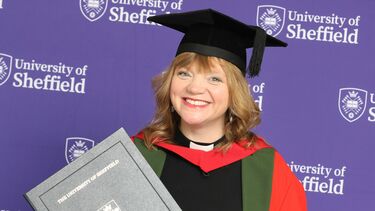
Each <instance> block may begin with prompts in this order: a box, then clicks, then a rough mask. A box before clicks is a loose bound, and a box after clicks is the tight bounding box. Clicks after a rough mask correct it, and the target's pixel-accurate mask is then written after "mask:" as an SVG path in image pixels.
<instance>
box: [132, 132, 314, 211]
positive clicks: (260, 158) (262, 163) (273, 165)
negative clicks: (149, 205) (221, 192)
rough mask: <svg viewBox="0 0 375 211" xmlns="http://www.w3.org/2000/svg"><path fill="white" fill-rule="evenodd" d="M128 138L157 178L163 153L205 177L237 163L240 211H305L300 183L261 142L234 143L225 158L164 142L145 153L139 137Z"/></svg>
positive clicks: (161, 167)
mask: <svg viewBox="0 0 375 211" xmlns="http://www.w3.org/2000/svg"><path fill="white" fill-rule="evenodd" d="M132 138H133V140H134V142H135V144H136V146H137V147H138V149H139V150H140V151H141V153H142V154H143V156H144V157H145V158H146V160H147V161H148V162H149V164H150V165H151V167H152V168H153V169H154V171H155V173H156V174H157V175H158V176H160V174H161V172H162V169H163V162H164V161H165V153H164V152H163V150H168V151H171V152H173V153H176V154H178V155H179V156H181V157H182V158H183V159H186V160H187V161H189V162H190V163H192V164H194V165H196V166H198V167H199V168H200V169H201V170H202V171H203V172H206V173H209V172H211V171H213V170H215V169H218V168H221V167H223V166H226V165H230V164H231V163H234V162H236V161H239V160H241V161H242V188H243V191H242V192H243V194H242V199H243V210H248V211H252V210H256V211H265V210H269V211H306V210H307V205H306V195H305V192H304V190H303V187H302V185H301V183H300V182H299V180H298V179H297V177H296V176H295V175H294V174H293V173H292V172H291V170H290V169H289V167H288V166H287V165H286V162H285V161H284V159H283V158H282V157H281V155H280V154H279V153H278V152H277V151H276V150H275V149H274V148H272V147H271V146H270V145H268V144H267V143H266V142H265V141H264V140H263V139H261V138H258V139H257V141H256V144H255V146H254V147H249V148H245V147H243V146H242V145H241V143H234V144H232V146H231V148H230V149H229V150H228V151H227V152H226V153H225V154H223V153H221V152H219V151H218V150H217V149H213V150H211V151H209V152H205V151H201V150H195V149H190V148H187V147H183V146H178V145H174V144H168V143H164V142H160V143H158V144H156V147H157V148H156V149H155V150H148V149H147V148H146V147H145V146H144V144H143V134H142V133H140V134H138V135H137V136H135V137H132ZM158 149H163V150H158Z"/></svg>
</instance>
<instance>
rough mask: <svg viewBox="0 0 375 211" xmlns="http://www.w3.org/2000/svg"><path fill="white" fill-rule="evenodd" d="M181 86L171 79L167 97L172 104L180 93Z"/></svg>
mask: <svg viewBox="0 0 375 211" xmlns="http://www.w3.org/2000/svg"><path fill="white" fill-rule="evenodd" d="M181 89H182V88H181V85H180V84H179V83H178V82H177V81H176V80H175V79H172V83H171V88H170V90H169V96H170V98H171V101H172V103H173V102H174V101H175V100H176V99H177V96H178V95H179V94H180V93H181Z"/></svg>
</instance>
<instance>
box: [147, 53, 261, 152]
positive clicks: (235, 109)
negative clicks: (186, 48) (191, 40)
mask: <svg viewBox="0 0 375 211" xmlns="http://www.w3.org/2000/svg"><path fill="white" fill-rule="evenodd" d="M213 61H218V62H219V64H220V66H221V67H222V69H223V70H224V73H225V75H226V77H227V83H228V90H229V109H228V111H227V112H226V118H225V140H224V141H222V142H221V143H220V144H219V145H218V146H217V147H220V150H224V151H226V150H227V149H229V147H230V145H231V144H232V143H233V142H239V141H245V143H246V144H245V145H246V146H245V147H249V146H250V145H251V144H253V143H254V141H255V138H256V135H255V134H254V133H252V132H250V130H251V129H252V128H254V127H255V126H257V125H258V124H259V123H260V110H259V108H258V106H257V104H256V103H255V102H254V100H253V98H252V96H251V94H250V90H249V88H248V83H247V81H246V79H245V77H243V75H242V73H241V71H240V70H239V69H238V68H237V67H236V66H235V65H233V64H232V63H230V62H227V61H225V60H224V59H220V58H217V57H211V56H203V55H200V54H197V53H190V52H186V53H182V54H180V55H178V56H177V57H176V58H175V59H174V60H173V61H172V64H171V65H170V67H169V68H168V69H167V70H166V71H164V72H162V73H161V74H160V75H158V76H157V77H155V78H154V79H153V81H152V86H153V89H154V92H155V98H156V111H155V115H154V118H153V120H152V121H151V123H150V124H149V125H148V126H147V127H145V128H144V129H143V133H144V141H145V144H146V146H147V147H148V148H152V146H153V145H154V144H156V143H158V142H170V143H173V136H174V134H175V131H176V127H178V123H179V119H180V117H179V116H178V114H176V112H172V104H171V100H170V94H169V93H170V87H171V82H172V77H173V75H174V72H175V70H176V69H177V68H179V67H186V66H189V65H190V64H192V63H193V62H196V63H197V64H198V66H199V67H201V68H200V70H199V71H207V72H208V71H210V66H211V64H212V62H213Z"/></svg>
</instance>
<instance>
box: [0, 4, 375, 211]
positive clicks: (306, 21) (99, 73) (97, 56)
mask: <svg viewBox="0 0 375 211" xmlns="http://www.w3.org/2000/svg"><path fill="white" fill-rule="evenodd" d="M145 2H146V3H144V1H141V0H137V1H135V0H134V1H130V0H108V1H106V0H81V1H80V0H75V1H52V2H51V1H47V0H38V1H20V0H0V27H1V33H0V34H1V35H0V102H1V103H0V105H1V106H0V166H1V167H0V168H1V170H0V210H7V211H8V210H30V209H31V208H30V207H29V205H28V204H27V202H26V201H25V199H24V198H23V196H22V194H23V193H25V192H27V191H28V190H30V189H31V188H32V187H34V186H35V185H37V184H39V183H40V182H42V181H43V180H45V179H46V178H47V177H49V176H50V175H52V174H53V173H55V172H56V171H57V170H59V169H61V168H62V167H63V166H65V165H67V163H68V162H71V161H72V160H74V159H75V158H77V157H78V156H80V155H81V154H82V153H84V152H85V151H87V150H88V149H90V148H91V147H92V146H93V145H95V144H97V143H98V142H99V141H100V140H102V139H103V138H105V137H106V136H108V135H109V134H111V133H112V132H114V131H115V130H116V129H118V128H119V127H125V128H126V130H127V131H128V133H129V134H134V133H136V132H137V131H138V130H140V129H141V128H142V127H144V126H145V125H146V124H147V122H148V121H150V119H151V117H152V114H153V110H154V102H153V95H152V90H151V83H150V80H151V78H152V77H153V76H155V75H156V74H158V73H159V72H160V71H162V70H163V69H165V68H166V67H167V66H168V64H169V62H170V61H171V59H172V58H173V56H174V53H175V49H176V46H177V44H178V42H179V39H180V38H181V34H178V33H176V32H175V31H172V30H170V29H167V28H163V27H159V26H157V25H153V24H150V23H148V22H146V18H147V17H148V16H152V15H155V14H162V13H168V12H183V11H189V10H194V9H204V8H213V9H216V10H219V11H222V12H223V13H226V14H229V15H231V16H233V17H235V18H238V19H240V20H242V21H244V22H246V23H249V24H258V25H259V26H261V27H263V28H264V29H265V30H267V32H268V33H270V34H272V35H274V36H277V37H278V38H280V39H282V40H284V41H286V42H288V43H289V46H288V47H287V48H285V49H282V48H269V49H267V50H266V53H265V54H266V55H265V58H264V62H263V66H262V72H261V76H260V77H259V78H256V79H254V80H250V81H249V83H250V84H251V85H252V86H251V89H252V90H253V95H254V97H255V99H257V101H258V103H259V105H260V107H261V108H262V110H263V115H262V124H261V126H259V127H258V128H256V132H257V133H258V134H260V135H261V136H263V137H265V138H266V139H267V140H268V141H269V142H270V143H271V144H273V145H274V146H275V147H276V148H277V149H278V150H279V151H280V152H281V154H283V156H284V158H285V160H286V161H287V163H288V164H289V165H290V167H291V169H292V171H294V172H295V173H296V175H297V176H298V177H299V179H300V180H301V182H302V183H303V185H304V187H305V190H306V191H307V197H308V206H309V210H313V211H315V210H319V211H324V210H327V211H328V210H343V211H349V210H374V209H375V202H374V200H373V199H374V197H375V183H374V182H373V178H375V170H374V168H372V167H371V166H373V162H374V158H373V156H372V150H373V149H374V147H375V142H374V140H375V133H374V131H375V130H374V129H375V96H374V95H375V85H374V79H375V73H374V71H375V65H374V62H373V58H374V56H373V55H374V53H373V52H374V51H375V39H374V38H373V34H374V33H375V30H374V27H373V22H372V20H373V17H374V16H375V12H374V8H375V2H372V1H366V0H361V1H350V0H343V1H329V2H327V1H322V0H319V1H313V0H309V1H304V2H301V1H297V0H292V1H288V2H285V1H277V0H273V1H267V2H264V1H246V0H237V1H224V0H217V1H205V2H202V1H200V2H199V3H198V2H193V1H186V0H185V1H184V0H160V1H159V0H150V1H145Z"/></svg>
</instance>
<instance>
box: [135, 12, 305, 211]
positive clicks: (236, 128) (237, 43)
mask: <svg viewBox="0 0 375 211" xmlns="http://www.w3.org/2000/svg"><path fill="white" fill-rule="evenodd" d="M149 20H150V21H154V22H156V23H159V24H162V25H166V26H169V27H171V28H174V29H176V30H178V31H182V32H184V33H185V36H184V37H183V39H182V40H181V42H180V45H179V47H178V50H177V56H176V57H175V58H174V60H173V61H172V63H171V65H170V67H169V68H168V69H167V70H166V71H165V72H163V73H161V74H160V75H159V76H157V77H156V78H155V79H154V81H153V88H154V91H155V98H156V112H155V116H154V118H153V120H152V122H151V123H150V124H149V125H148V126H147V127H145V128H144V129H143V130H142V131H141V132H140V133H139V134H138V135H136V136H135V137H133V140H134V142H135V144H136V146H137V147H138V149H139V150H140V151H141V152H142V154H143V155H144V157H145V158H146V160H147V161H148V162H149V164H150V165H151V167H152V168H153V169H154V171H155V173H156V174H157V175H158V176H159V177H160V179H161V181H162V182H163V184H164V185H165V186H166V188H167V189H168V191H169V192H170V193H171V195H172V196H173V197H174V199H175V200H176V201H177V203H178V204H179V205H180V207H181V208H182V210H254V211H265V210H272V211H274V210H275V211H276V210H278V211H291V210H293V211H304V210H306V199H305V194H304V190H303V187H302V185H301V183H300V182H299V181H298V179H297V178H296V177H295V176H294V175H293V173H292V172H291V171H290V169H289V168H288V166H287V165H286V163H285V161H284V160H283V159H282V157H281V156H280V155H279V154H278V152H277V151H276V150H275V149H273V148H272V146H270V145H269V144H267V143H266V142H265V141H264V140H263V139H261V138H260V137H259V136H257V135H256V134H254V133H253V132H252V131H251V130H252V129H253V128H254V127H255V126H256V125H258V124H259V123H260V118H259V114H260V110H259V108H258V106H257V105H256V104H255V102H254V99H253V98H252V97H251V94H250V91H249V88H248V84H247V81H246V79H245V77H244V76H245V75H246V73H247V72H248V73H249V75H250V76H256V75H257V74H258V73H259V70H260V63H261V60H262V55H263V50H264V47H265V46H286V44H285V43H283V42H282V41H280V40H277V39H276V38H273V37H271V36H269V35H266V33H265V32H264V30H262V29H260V28H259V27H255V26H248V25H246V24H243V23H241V22H239V21H237V20H234V19H232V18H230V17H228V16H226V15H224V14H221V13H219V12H217V11H214V10H210V9H209V10H200V11H193V12H188V13H180V14H168V15H161V16H154V17H152V18H149ZM249 47H253V54H252V59H251V62H250V64H249V67H248V68H246V48H249Z"/></svg>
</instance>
